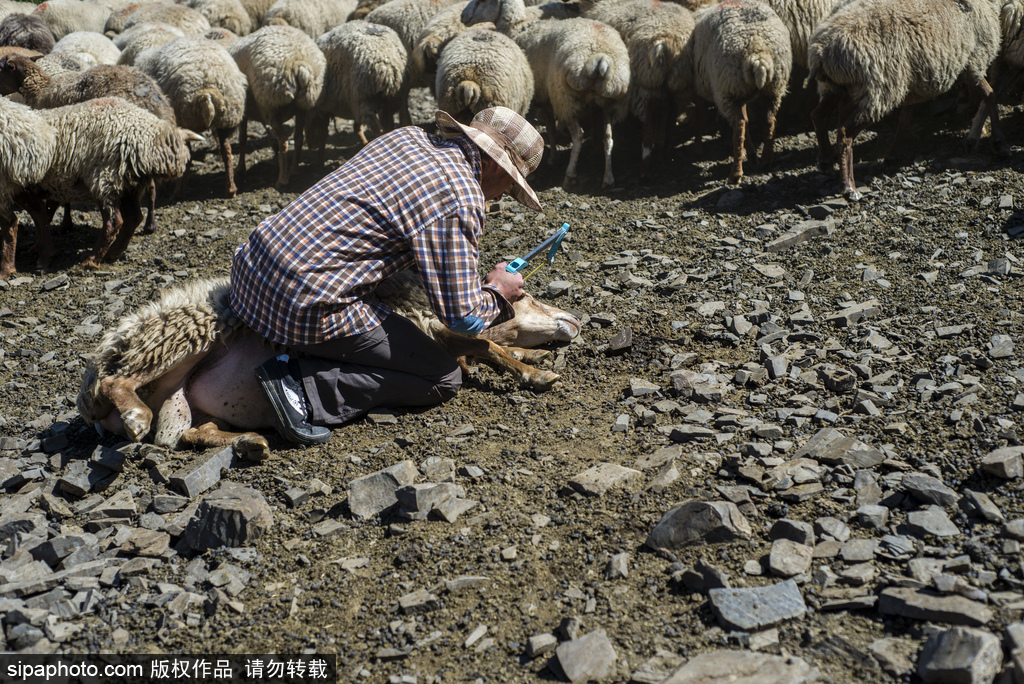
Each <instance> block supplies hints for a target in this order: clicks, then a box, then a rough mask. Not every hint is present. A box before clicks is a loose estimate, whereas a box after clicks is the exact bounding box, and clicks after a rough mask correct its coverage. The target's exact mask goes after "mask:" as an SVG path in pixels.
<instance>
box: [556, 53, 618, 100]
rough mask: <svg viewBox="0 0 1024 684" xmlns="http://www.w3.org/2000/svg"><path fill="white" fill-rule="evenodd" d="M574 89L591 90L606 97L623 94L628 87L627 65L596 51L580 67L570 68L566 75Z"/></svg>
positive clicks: (616, 96)
mask: <svg viewBox="0 0 1024 684" xmlns="http://www.w3.org/2000/svg"><path fill="white" fill-rule="evenodd" d="M567 81H568V83H569V85H570V86H571V87H572V88H573V89H575V90H593V91H594V92H596V93H597V94H598V95H600V96H602V97H607V98H612V99H615V98H620V97H623V96H625V94H626V88H628V87H629V65H628V64H624V65H617V64H615V60H614V59H612V58H611V57H610V56H609V55H606V54H604V53H601V52H598V53H595V54H593V55H591V56H590V57H589V58H588V59H587V61H586V63H585V64H584V65H583V68H582V69H572V70H570V71H569V75H568V77H567Z"/></svg>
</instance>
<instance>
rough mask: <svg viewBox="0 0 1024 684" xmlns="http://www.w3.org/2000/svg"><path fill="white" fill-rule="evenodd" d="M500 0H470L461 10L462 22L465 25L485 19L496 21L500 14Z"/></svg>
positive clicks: (478, 22)
mask: <svg viewBox="0 0 1024 684" xmlns="http://www.w3.org/2000/svg"><path fill="white" fill-rule="evenodd" d="M501 5H502V3H501V0H471V2H470V3H469V4H468V5H466V8H465V9H463V10H462V16H461V19H462V23H463V24H465V25H466V26H472V25H473V24H480V23H482V22H485V21H489V22H492V23H497V21H498V16H499V15H500V14H501Z"/></svg>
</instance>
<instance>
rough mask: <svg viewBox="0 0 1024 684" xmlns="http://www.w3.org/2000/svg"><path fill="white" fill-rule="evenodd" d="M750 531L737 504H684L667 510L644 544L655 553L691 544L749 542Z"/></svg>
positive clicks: (726, 502)
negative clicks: (740, 540)
mask: <svg viewBox="0 0 1024 684" xmlns="http://www.w3.org/2000/svg"><path fill="white" fill-rule="evenodd" d="M751 533H752V530H751V528H750V523H749V522H748V521H747V519H746V518H745V517H743V514H742V513H740V509H739V508H737V507H736V504H734V503H730V502H728V501H713V502H708V501H685V502H683V503H680V504H677V505H675V506H673V507H672V508H670V509H669V510H668V512H667V513H665V515H663V516H662V518H661V520H659V521H658V524H657V525H656V526H655V527H654V530H652V531H651V534H650V535H649V536H648V537H647V541H645V542H644V544H645V545H646V546H648V547H649V548H652V549H654V550H658V549H661V548H665V549H669V550H672V549H678V548H682V547H684V546H689V545H691V544H702V543H704V544H715V543H718V542H729V541H735V540H739V539H750V536H751Z"/></svg>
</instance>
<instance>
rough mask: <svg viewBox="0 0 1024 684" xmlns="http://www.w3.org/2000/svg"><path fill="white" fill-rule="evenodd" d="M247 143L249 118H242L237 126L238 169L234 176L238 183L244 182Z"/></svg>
mask: <svg viewBox="0 0 1024 684" xmlns="http://www.w3.org/2000/svg"><path fill="white" fill-rule="evenodd" d="M248 142H249V117H247V116H243V117H242V123H240V124H239V125H238V169H237V171H236V172H235V176H237V177H238V180H239V182H244V181H245V148H246V145H247V143H248Z"/></svg>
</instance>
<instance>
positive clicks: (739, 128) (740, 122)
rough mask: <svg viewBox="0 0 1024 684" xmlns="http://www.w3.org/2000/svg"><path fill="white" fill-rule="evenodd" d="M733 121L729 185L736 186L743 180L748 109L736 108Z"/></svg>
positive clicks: (732, 114)
mask: <svg viewBox="0 0 1024 684" xmlns="http://www.w3.org/2000/svg"><path fill="white" fill-rule="evenodd" d="M730 118H731V119H732V170H731V171H730V172H729V181H728V182H729V184H730V185H735V184H736V183H739V182H740V179H741V178H743V144H744V142H743V141H744V138H745V137H746V133H747V108H746V106H745V105H740V106H739V107H736V108H735V109H734V110H733V111H732V112H731V117H730Z"/></svg>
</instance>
